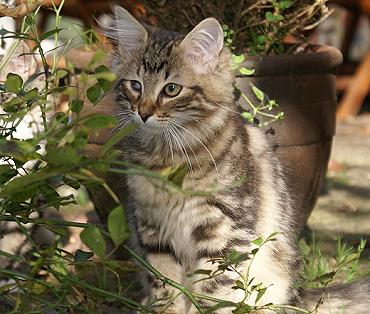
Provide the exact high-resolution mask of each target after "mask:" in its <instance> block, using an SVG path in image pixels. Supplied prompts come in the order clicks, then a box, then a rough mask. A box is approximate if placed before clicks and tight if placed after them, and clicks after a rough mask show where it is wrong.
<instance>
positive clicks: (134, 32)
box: [105, 5, 148, 59]
mask: <svg viewBox="0 0 370 314" xmlns="http://www.w3.org/2000/svg"><path fill="white" fill-rule="evenodd" d="M105 34H106V35H107V37H109V38H111V39H113V40H114V41H116V43H117V46H118V49H119V53H120V55H121V57H123V58H125V59H126V58H128V59H130V58H131V57H132V55H133V53H134V52H136V51H138V50H140V49H141V48H143V47H144V46H145V43H146V41H147V38H148V33H147V31H146V30H145V28H144V27H143V26H142V25H141V24H140V23H139V22H138V21H137V20H136V19H135V18H134V17H133V16H132V15H131V14H130V13H129V12H128V11H127V10H125V9H124V8H122V7H120V6H118V5H115V6H114V7H113V25H112V26H111V27H109V28H108V29H107V28H106V32H105Z"/></svg>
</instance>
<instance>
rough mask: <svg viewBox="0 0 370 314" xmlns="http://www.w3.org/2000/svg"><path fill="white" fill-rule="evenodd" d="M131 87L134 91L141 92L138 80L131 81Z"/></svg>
mask: <svg viewBox="0 0 370 314" xmlns="http://www.w3.org/2000/svg"><path fill="white" fill-rule="evenodd" d="M131 88H132V89H133V90H134V91H135V92H138V93H139V92H141V83H140V82H138V81H131Z"/></svg>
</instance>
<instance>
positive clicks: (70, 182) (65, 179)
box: [62, 177, 81, 190]
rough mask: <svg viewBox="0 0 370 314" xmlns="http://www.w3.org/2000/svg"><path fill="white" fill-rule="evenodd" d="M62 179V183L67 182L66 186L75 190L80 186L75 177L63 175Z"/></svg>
mask: <svg viewBox="0 0 370 314" xmlns="http://www.w3.org/2000/svg"><path fill="white" fill-rule="evenodd" d="M62 180H63V182H64V184H67V185H68V186H70V187H71V188H73V189H75V190H78V189H79V188H80V187H81V185H80V183H79V182H78V181H77V180H75V179H72V178H68V177H63V179H62Z"/></svg>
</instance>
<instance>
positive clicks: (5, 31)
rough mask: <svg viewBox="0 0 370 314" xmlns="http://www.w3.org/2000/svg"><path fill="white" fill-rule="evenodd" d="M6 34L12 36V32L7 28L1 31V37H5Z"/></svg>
mask: <svg viewBox="0 0 370 314" xmlns="http://www.w3.org/2000/svg"><path fill="white" fill-rule="evenodd" d="M6 34H11V32H9V31H8V30H6V29H5V28H2V29H0V36H4V35H6Z"/></svg>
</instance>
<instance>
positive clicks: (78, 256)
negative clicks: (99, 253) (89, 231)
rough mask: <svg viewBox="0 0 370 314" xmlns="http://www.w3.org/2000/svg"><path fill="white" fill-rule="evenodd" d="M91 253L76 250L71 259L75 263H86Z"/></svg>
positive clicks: (91, 255)
mask: <svg viewBox="0 0 370 314" xmlns="http://www.w3.org/2000/svg"><path fill="white" fill-rule="evenodd" d="M93 256H94V253H93V252H86V251H82V250H80V249H78V250H77V251H76V253H75V255H74V257H73V259H74V261H75V262H76V263H81V262H86V261H87V260H89V258H91V257H93Z"/></svg>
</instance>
